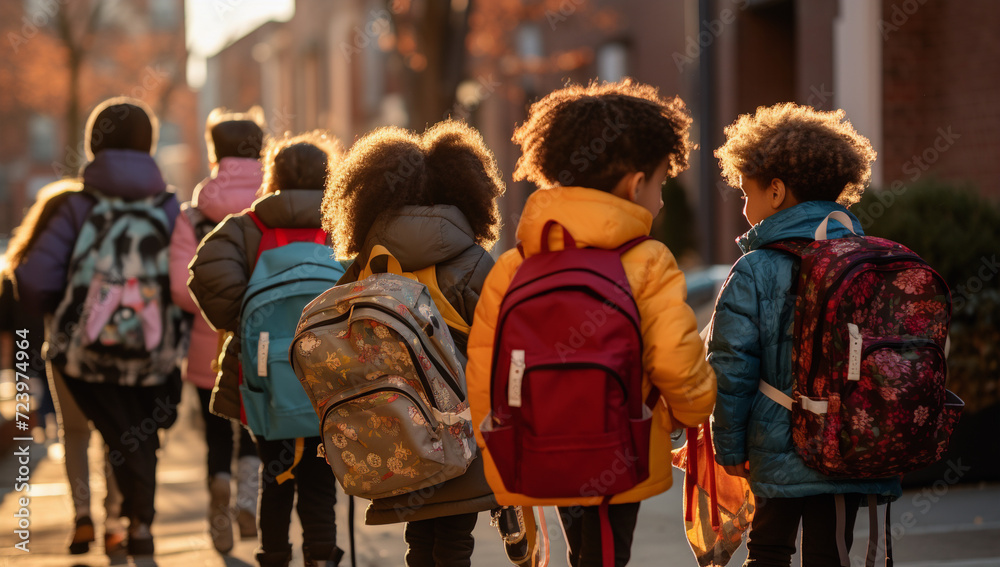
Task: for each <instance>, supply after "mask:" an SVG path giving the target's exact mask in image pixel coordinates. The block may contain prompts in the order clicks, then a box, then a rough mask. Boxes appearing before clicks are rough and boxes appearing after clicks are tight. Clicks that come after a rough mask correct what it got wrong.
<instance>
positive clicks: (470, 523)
mask: <svg viewBox="0 0 1000 567" xmlns="http://www.w3.org/2000/svg"><path fill="white" fill-rule="evenodd" d="M478 519H479V514H478V513H476V512H473V513H471V514H456V515H454V516H442V517H440V518H430V519H428V520H418V521H415V522H407V523H406V529H405V530H404V532H403V539H405V540H406V566H407V567H469V566H470V565H472V550H473V548H474V547H475V545H476V540H475V539H474V538H473V537H472V530H473V529H475V527H476V520H478Z"/></svg>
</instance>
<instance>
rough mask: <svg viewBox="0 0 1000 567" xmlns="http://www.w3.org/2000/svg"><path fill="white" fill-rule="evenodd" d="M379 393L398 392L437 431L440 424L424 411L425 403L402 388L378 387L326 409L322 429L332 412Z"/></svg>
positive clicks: (321, 424)
mask: <svg viewBox="0 0 1000 567" xmlns="http://www.w3.org/2000/svg"><path fill="white" fill-rule="evenodd" d="M378 392H396V393H397V394H399V395H401V396H403V397H405V398H406V399H407V400H409V401H410V402H411V403H412V404H413V406H414V407H416V408H417V411H419V412H420V415H422V416H424V419H425V420H426V421H427V423H428V424H431V425H432V429H435V430H437V428H438V425H439V423H438V421H437V420H436V419H434V418H433V417H432V416H431V415H430V414H429V413H428V412H427V411H425V410H424V404H423V402H422V401H418V400H417V399H415V398H414V397H413V396H411V395H410V394H409V392H407V391H406V390H404V389H402V388H397V387H395V386H378V387H376V388H372V389H371V390H365V391H364V392H360V393H358V394H354V395H353V396H350V397H347V398H344V399H342V400H339V401H337V402H336V403H335V404H333V405H331V406H330V407H328V408H326V410H325V411H324V412H323V421H322V422H321V423H320V427H322V426H323V423H325V422H326V418H327V417H329V415H330V412H331V411H333V410H335V409H337V408H338V407H340V406H342V405H344V404H346V403H350V402H351V401H353V400H357V399H360V398H364V397H367V396H371V395H372V394H377V393H378Z"/></svg>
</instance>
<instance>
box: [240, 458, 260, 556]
mask: <svg viewBox="0 0 1000 567" xmlns="http://www.w3.org/2000/svg"><path fill="white" fill-rule="evenodd" d="M259 473H260V459H258V458H257V457H254V456H250V455H247V456H245V457H240V459H239V461H237V463H236V509H237V513H236V523H237V525H238V526H239V528H240V538H241V539H257V494H258V492H259V491H260V486H259Z"/></svg>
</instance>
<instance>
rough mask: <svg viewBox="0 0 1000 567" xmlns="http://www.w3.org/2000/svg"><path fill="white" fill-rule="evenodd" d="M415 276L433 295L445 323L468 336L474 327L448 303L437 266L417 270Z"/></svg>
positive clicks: (432, 297)
mask: <svg viewBox="0 0 1000 567" xmlns="http://www.w3.org/2000/svg"><path fill="white" fill-rule="evenodd" d="M413 275H415V276H416V277H417V281H418V282H420V283H422V284H424V285H425V286H427V290H428V291H429V292H430V294H431V299H433V300H434V305H436V306H437V308H438V311H439V312H440V313H441V316H442V317H444V322H445V323H447V324H448V326H449V327H451V328H452V329H454V330H456V331H458V332H460V333H463V334H465V335H468V334H469V332H470V331H471V330H472V327H471V326H470V325H469V324H468V323H466V322H465V319H463V318H462V315H461V314H460V313H459V312H458V309H455V306H454V305H452V304H451V302H450V301H448V298H446V297H445V296H444V292H443V291H441V287H440V286H439V285H438V279H437V266H435V265H431V266H428V267H426V268H424V269H422V270H417V271H415V272H413Z"/></svg>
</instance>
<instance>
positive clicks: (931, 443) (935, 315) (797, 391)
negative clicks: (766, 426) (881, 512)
mask: <svg viewBox="0 0 1000 567" xmlns="http://www.w3.org/2000/svg"><path fill="white" fill-rule="evenodd" d="M830 218H833V219H834V220H837V221H839V222H840V223H841V224H843V225H844V226H845V227H847V228H848V229H849V230H851V232H853V229H852V228H851V227H852V226H853V225H852V222H851V219H850V217H849V216H848V215H847V214H845V213H843V212H834V213H832V214H831V215H830V216H829V217H827V219H825V220H824V221H823V222H822V224H820V226H819V228H818V229H817V230H816V235H815V236H816V238H815V241H808V240H787V241H781V242H775V243H772V244H769V245H767V246H765V248H772V249H776V250H781V251H784V252H787V253H789V254H791V255H793V256H795V257H796V258H799V259H801V269H800V272H799V278H798V284H797V288H796V294H797V295H798V299H797V301H796V304H795V327H794V336H795V339H794V343H793V347H792V373H793V378H794V384H795V387H794V391H793V393H792V397H789V396H787V395H785V394H784V393H783V392H781V391H780V390H778V389H776V388H774V387H773V386H771V385H769V384H767V383H766V382H764V381H761V383H760V389H761V391H762V392H763V393H764V394H765V395H766V396H768V397H769V398H771V399H772V400H774V401H775V402H777V403H779V404H781V405H783V406H785V407H786V408H788V409H789V410H791V412H792V440H793V443H794V445H795V447H796V450H797V452H798V453H799V455H800V456H801V457H802V458H803V460H805V463H806V464H807V465H808V466H810V467H812V468H814V469H817V470H819V471H821V472H822V473H824V474H827V475H831V476H841V477H845V476H846V477H852V478H885V477H890V476H895V475H901V474H904V473H907V472H910V471H913V470H916V469H919V468H922V467H925V466H927V465H930V464H932V463H934V462H935V461H937V460H939V459H940V458H941V457H942V455H943V454H944V452H945V450H946V449H947V448H948V441H949V438H950V436H951V432H952V430H953V429H954V427H955V423H956V422H957V421H958V418H959V415H960V414H961V412H962V407H963V406H964V403H963V402H962V400H960V399H959V398H958V396H956V395H955V394H953V393H952V392H950V391H948V390H946V389H945V381H946V378H947V364H946V343H947V340H948V326H949V323H950V321H951V297H950V292H949V290H948V285H947V284H946V283H945V282H944V280H943V279H942V278H941V276H940V275H938V273H937V272H935V271H934V270H933V269H931V267H930V266H928V265H927V263H926V262H924V261H923V260H922V259H921V258H920V257H919V256H917V255H916V254H914V253H913V251H911V250H910V249H908V248H906V247H905V246H903V245H901V244H897V243H895V242H892V241H890V240H885V239H883V238H875V237H860V236H849V237H847V238H837V239H832V240H827V239H826V226H827V223H828V222H829V220H830Z"/></svg>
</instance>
